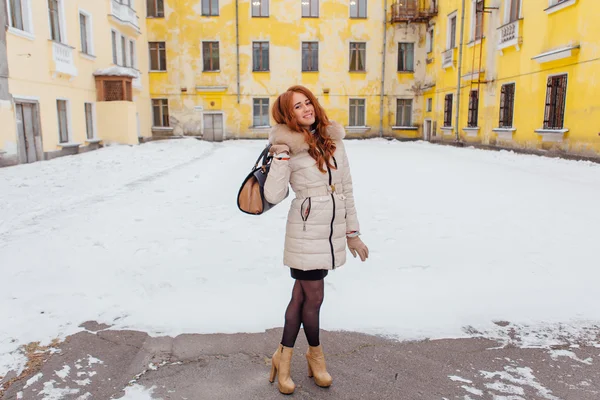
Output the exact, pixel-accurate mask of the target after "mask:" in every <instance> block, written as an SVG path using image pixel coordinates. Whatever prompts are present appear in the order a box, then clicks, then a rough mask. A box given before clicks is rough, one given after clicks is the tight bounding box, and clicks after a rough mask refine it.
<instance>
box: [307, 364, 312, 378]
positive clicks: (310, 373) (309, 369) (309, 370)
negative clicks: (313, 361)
mask: <svg viewBox="0 0 600 400" xmlns="http://www.w3.org/2000/svg"><path fill="white" fill-rule="evenodd" d="M308 377H309V378H312V377H313V372H312V368H311V367H310V364H308Z"/></svg>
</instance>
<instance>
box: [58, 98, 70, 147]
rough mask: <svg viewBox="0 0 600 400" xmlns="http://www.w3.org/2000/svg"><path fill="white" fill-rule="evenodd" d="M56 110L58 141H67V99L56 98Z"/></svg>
mask: <svg viewBox="0 0 600 400" xmlns="http://www.w3.org/2000/svg"><path fill="white" fill-rule="evenodd" d="M56 111H57V112H58V139H59V142H60V143H68V142H69V119H68V115H67V101H66V100H56Z"/></svg>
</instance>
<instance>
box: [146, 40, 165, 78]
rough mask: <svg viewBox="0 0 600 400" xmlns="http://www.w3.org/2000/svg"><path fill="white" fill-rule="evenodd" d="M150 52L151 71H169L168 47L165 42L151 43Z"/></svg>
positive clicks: (149, 45)
mask: <svg viewBox="0 0 600 400" xmlns="http://www.w3.org/2000/svg"><path fill="white" fill-rule="evenodd" d="M148 47H149V50H150V70H151V71H166V70H167V45H166V43H165V42H149V43H148Z"/></svg>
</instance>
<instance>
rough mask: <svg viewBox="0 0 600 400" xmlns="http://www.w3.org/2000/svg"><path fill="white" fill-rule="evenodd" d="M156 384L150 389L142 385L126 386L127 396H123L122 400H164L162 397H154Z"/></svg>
mask: <svg viewBox="0 0 600 400" xmlns="http://www.w3.org/2000/svg"><path fill="white" fill-rule="evenodd" d="M155 388H156V386H152V387H150V388H148V389H146V388H145V387H143V386H142V385H138V384H135V385H132V386H128V387H126V388H125V396H123V397H121V399H120V400H163V399H162V398H157V397H152V394H153V393H154V389H155Z"/></svg>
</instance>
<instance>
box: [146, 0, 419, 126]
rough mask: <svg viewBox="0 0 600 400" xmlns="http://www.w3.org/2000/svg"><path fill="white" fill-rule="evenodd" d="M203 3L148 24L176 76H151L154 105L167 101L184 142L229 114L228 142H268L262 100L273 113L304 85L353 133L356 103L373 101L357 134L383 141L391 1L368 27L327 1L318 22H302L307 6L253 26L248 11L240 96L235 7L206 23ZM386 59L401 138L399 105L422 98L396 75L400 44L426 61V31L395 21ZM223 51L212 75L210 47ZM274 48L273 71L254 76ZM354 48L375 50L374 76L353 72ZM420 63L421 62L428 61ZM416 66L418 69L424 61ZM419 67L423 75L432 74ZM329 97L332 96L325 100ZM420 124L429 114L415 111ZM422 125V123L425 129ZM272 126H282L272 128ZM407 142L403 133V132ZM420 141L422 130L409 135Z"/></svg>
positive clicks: (242, 16) (172, 6)
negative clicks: (258, 58) (206, 53)
mask: <svg viewBox="0 0 600 400" xmlns="http://www.w3.org/2000/svg"><path fill="white" fill-rule="evenodd" d="M201 3H202V2H201V1H200V0H167V1H165V17H164V18H149V19H147V21H146V24H147V28H148V40H149V41H165V42H166V49H167V51H166V53H167V71H165V72H151V73H150V95H151V97H152V98H167V99H168V101H169V110H170V111H169V112H170V117H171V125H172V126H173V128H174V133H175V134H186V135H202V133H203V115H204V114H206V113H215V112H217V113H222V115H223V120H224V130H225V137H226V138H227V137H229V138H232V137H246V138H249V137H264V136H265V135H266V134H267V132H268V130H267V129H264V128H262V129H261V128H255V127H253V122H252V115H253V112H252V104H253V99H255V98H268V99H269V106H272V104H273V102H274V101H275V99H276V97H277V95H278V94H280V93H281V92H283V91H285V90H286V89H287V88H288V87H289V86H292V85H295V84H302V85H305V86H307V87H308V88H309V89H311V90H312V91H313V92H314V93H315V95H316V96H317V97H318V98H319V100H320V102H321V103H322V105H323V106H324V107H325V109H326V111H327V112H328V115H329V117H330V119H332V120H335V121H338V122H340V123H342V124H343V125H345V126H347V125H348V124H349V101H350V99H354V98H357V99H364V100H365V104H366V125H367V127H365V128H363V129H354V130H352V129H350V130H349V131H350V133H352V131H354V133H355V134H358V135H361V136H370V135H372V136H376V135H379V124H380V118H381V115H380V109H381V108H380V101H381V76H382V62H383V58H382V53H383V32H384V20H387V21H389V18H390V15H389V11H390V10H389V8H390V5H391V2H388V7H387V10H386V9H384V2H383V1H369V2H367V13H366V18H350V8H349V3H348V2H347V1H342V0H333V1H327V2H320V6H319V7H320V9H319V17H318V18H303V17H302V10H301V3H300V2H275V1H272V2H270V4H269V6H270V9H269V16H268V17H261V18H257V17H252V14H251V5H250V2H248V1H240V2H239V5H238V6H239V18H238V20H239V25H238V30H239V53H240V57H239V60H240V78H239V80H240V85H239V89H240V90H239V102H238V92H237V58H236V3H235V1H234V0H220V1H219V15H218V16H202V15H201V14H202V12H201V11H202V10H201ZM385 29H386V31H387V33H386V34H387V46H386V52H385V57H386V58H385V62H386V73H385V76H386V79H385V84H384V86H385V89H386V90H385V98H384V102H383V104H384V113H383V129H384V131H385V132H386V133H388V134H390V133H392V130H391V127H392V126H393V125H395V112H396V110H395V108H396V99H397V98H413V97H414V92H413V91H412V89H411V88H412V86H413V79H415V78H419V79H421V78H424V73H423V72H422V71H420V72H419V71H417V72H416V73H414V74H407V73H404V74H399V73H398V72H397V46H398V42H414V43H415V46H416V49H417V50H416V51H417V52H420V53H423V54H424V45H425V44H424V41H423V40H419V39H418V30H419V29H421V28H419V27H418V26H417V27H410V28H409V29H406V30H399V29H397V27H396V26H394V25H392V24H390V23H389V22H388V23H387V24H386V27H385ZM203 41H216V42H218V43H219V56H220V70H219V71H217V72H205V71H203V65H202V42H203ZM256 41H264V42H268V43H269V58H270V60H269V71H267V72H253V71H252V44H253V42H256ZM305 41H306V42H308V41H310V42H318V46H319V51H318V57H319V61H318V72H302V68H301V66H302V60H301V57H302V50H301V46H302V42H305ZM351 42H364V43H366V71H364V72H350V71H349V64H350V59H349V58H350V56H349V53H350V51H349V48H350V43H351ZM420 58H421V57H420V55H416V57H415V59H420ZM415 62H417V61H415ZM421 64H422V61H421V63H420V64H419V65H417V66H416V68H417V69H421V70H423V69H424V65H421ZM327 91H328V92H329V93H326V92H327ZM414 104H415V106H414V108H415V113H416V114H415V115H417V116H418V113H419V112H420V111H419V110H420V108H419V107H418V106H417V102H415V103H414ZM417 122H418V121H417V120H416V118H415V121H414V123H415V124H417ZM271 123H273V121H271ZM401 134H402V133H401ZM406 134H407V135H415V133H414V131H408V132H406Z"/></svg>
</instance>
